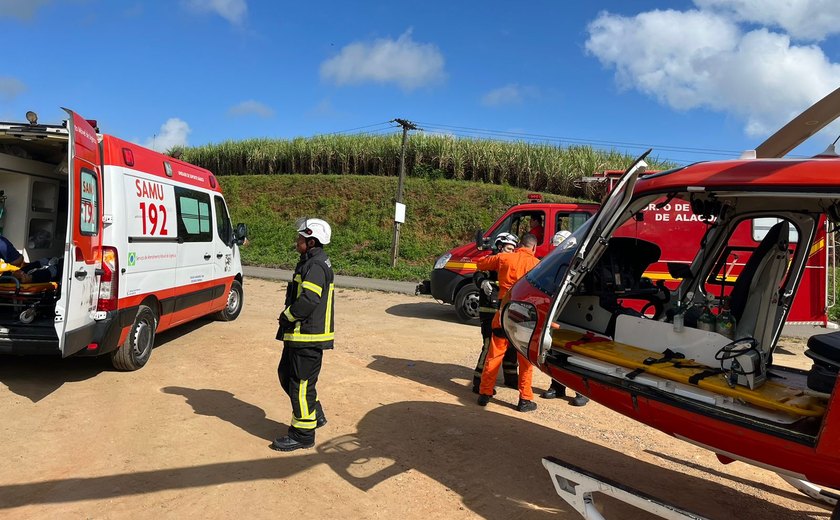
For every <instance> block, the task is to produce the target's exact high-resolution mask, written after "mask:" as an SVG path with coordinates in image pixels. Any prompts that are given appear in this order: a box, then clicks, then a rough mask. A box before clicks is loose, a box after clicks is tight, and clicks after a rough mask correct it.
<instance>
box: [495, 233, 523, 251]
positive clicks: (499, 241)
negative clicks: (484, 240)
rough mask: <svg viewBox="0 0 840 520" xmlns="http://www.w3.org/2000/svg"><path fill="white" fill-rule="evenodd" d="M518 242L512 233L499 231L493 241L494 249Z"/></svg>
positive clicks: (514, 245)
mask: <svg viewBox="0 0 840 520" xmlns="http://www.w3.org/2000/svg"><path fill="white" fill-rule="evenodd" d="M518 243H519V239H518V238H516V235H514V234H513V233H499V235H498V236H497V237H496V241H495V242H494V244H495V246H496V249H500V248H501V247H502V246H503V245H505V244H510V245H512V246H513V247H516V245H517V244H518Z"/></svg>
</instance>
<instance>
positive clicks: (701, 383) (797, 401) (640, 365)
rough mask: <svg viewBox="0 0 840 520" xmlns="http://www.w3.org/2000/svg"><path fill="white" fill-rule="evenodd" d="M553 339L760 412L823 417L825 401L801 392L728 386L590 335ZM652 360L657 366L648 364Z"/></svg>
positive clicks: (559, 332) (701, 370) (563, 333)
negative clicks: (767, 410)
mask: <svg viewBox="0 0 840 520" xmlns="http://www.w3.org/2000/svg"><path fill="white" fill-rule="evenodd" d="M552 337H553V345H554V348H555V349H559V350H565V351H571V352H574V353H575V354H579V355H581V356H586V357H589V358H593V359H597V360H599V361H603V362H606V363H611V364H614V365H618V366H620V367H624V368H629V369H632V370H635V371H638V372H639V373H642V372H643V373H646V374H650V375H653V376H658V377H661V378H663V379H667V380H670V381H675V382H678V383H683V384H689V385H694V386H697V387H698V388H702V389H704V390H707V391H709V392H713V393H715V394H719V395H723V396H727V397H731V398H733V399H738V400H741V401H744V402H746V403H749V404H752V405H754V406H757V407H760V408H764V409H769V410H776V411H780V412H785V413H788V414H791V415H795V416H800V417H821V416H822V415H824V414H825V399H824V398H822V397H818V396H813V395H808V394H806V393H805V392H804V391H803V390H802V389H799V388H792V387H789V386H786V385H784V384H781V383H778V382H776V381H772V380H771V381H767V382H765V383H764V384H763V385H761V386H759V387H758V388H755V389H750V388H748V387H746V386H741V385H735V386H731V385H730V384H729V383H728V382H727V380H726V377H725V376H724V374H722V373H719V371H717V370H714V369H713V368H712V367H709V366H706V365H702V364H699V363H696V362H695V361H694V360H692V359H670V360H663V355H662V353H660V352H653V351H651V350H646V349H643V348H639V347H634V346H631V345H625V344H623V343H617V342H615V341H612V340H611V339H609V338H606V337H602V336H597V335H594V334H591V333H582V332H575V331H570V330H566V329H554V330H552ZM651 360H655V361H656V362H653V363H651ZM646 361H647V363H646Z"/></svg>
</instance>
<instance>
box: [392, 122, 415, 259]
mask: <svg viewBox="0 0 840 520" xmlns="http://www.w3.org/2000/svg"><path fill="white" fill-rule="evenodd" d="M392 122H393V123H397V124H398V125H400V126H402V129H403V135H402V150H401V151H400V179H399V181H397V201H396V204H395V205H394V241H393V242H392V244H391V267H396V266H397V254H398V252H399V250H400V224H401V223H403V222H405V204H403V201H402V200H403V180H404V179H405V145H406V143H407V142H408V131H409V130H417V126H416V125H415V124H414V123H412V122H411V121H407V120H405V119H394V120H393V121H392Z"/></svg>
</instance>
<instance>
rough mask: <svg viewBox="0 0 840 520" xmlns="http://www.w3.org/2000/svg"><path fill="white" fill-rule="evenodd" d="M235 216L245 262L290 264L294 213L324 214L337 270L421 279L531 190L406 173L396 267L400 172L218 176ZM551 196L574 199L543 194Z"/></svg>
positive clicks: (296, 215) (293, 254)
mask: <svg viewBox="0 0 840 520" xmlns="http://www.w3.org/2000/svg"><path fill="white" fill-rule="evenodd" d="M219 181H220V182H221V184H222V187H223V188H224V193H225V197H226V198H227V201H228V206H230V210H231V219H232V220H233V222H234V223H239V222H245V223H246V224H248V228H249V235H250V237H249V245H248V246H247V247H245V248H244V249H243V252H242V256H243V259H244V261H245V263H247V264H250V265H261V266H271V267H283V268H291V267H293V266H294V265H295V263H296V262H297V253H296V252H295V251H294V240H295V233H294V229H293V225H294V221H295V219H297V218H299V217H302V216H310V217H320V218H324V219H326V220H327V221H328V222H329V223H330V224H332V226H333V239H332V243H331V244H330V246H329V248H328V252H329V255H330V258H331V259H332V262H333V266H334V267H335V269H336V272H337V273H339V274H346V275H353V276H365V277H370V278H386V279H393V280H420V279H422V278H426V277H428V275H429V271H430V270H431V268H432V264H433V263H434V261H435V258H436V257H437V256H438V255H440V254H441V253H443V252H445V251H447V250H449V249H451V248H452V247H454V246H456V245H460V244H463V243H465V242H468V241H469V240H471V239H472V238H473V237H474V235H475V230H476V229H478V228H482V229H487V227H488V226H489V225H490V224H492V223H493V222H494V221H495V220H496V219H497V218H498V217H499V216H500V215H501V214H502V212H503V211H504V210H505V209H507V208H508V207H509V206H511V205H513V204H517V203H520V202H524V201H525V199H526V194H527V192H526V191H525V190H520V189H517V188H511V187H508V186H497V185H491V184H482V183H476V182H465V181H452V180H424V179H407V180H406V183H405V187H404V195H403V201H404V203H405V204H406V207H407V210H406V222H405V224H403V225H402V227H401V230H400V251H399V259H398V261H397V267H396V268H391V267H390V265H391V263H390V259H391V242H392V239H393V229H394V227H393V226H394V224H393V222H394V221H393V215H394V199H395V198H396V192H397V179H396V178H393V177H371V176H352V175H248V176H236V177H219ZM543 196H544V197H545V199H546V200H547V201H551V202H562V201H568V200H569V199H568V198H566V197H561V196H559V195H550V194H544V195H543Z"/></svg>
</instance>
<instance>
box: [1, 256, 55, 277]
mask: <svg viewBox="0 0 840 520" xmlns="http://www.w3.org/2000/svg"><path fill="white" fill-rule="evenodd" d="M63 266H64V259H63V258H56V257H53V258H41V259H39V260H35V261H34V262H30V263H28V264H24V265H23V267H21V268H20V269H18V270H17V271H13V272H12V273H11V275H12V276H14V277H15V278H17V279H18V280H19V281H20V283H44V282H58V281H60V279H61V271H62V269H61V268H62V267H63Z"/></svg>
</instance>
